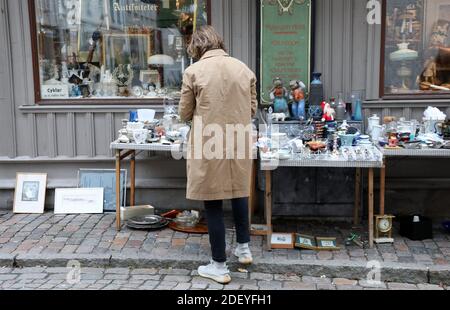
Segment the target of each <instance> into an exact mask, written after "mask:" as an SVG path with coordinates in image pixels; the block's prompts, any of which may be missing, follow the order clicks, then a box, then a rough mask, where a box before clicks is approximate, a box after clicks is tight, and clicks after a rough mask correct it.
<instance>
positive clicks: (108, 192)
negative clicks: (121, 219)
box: [78, 169, 127, 212]
mask: <svg viewBox="0 0 450 310" xmlns="http://www.w3.org/2000/svg"><path fill="white" fill-rule="evenodd" d="M78 187H80V188H103V189H104V195H103V196H104V197H103V210H104V211H107V212H113V211H116V170H114V169H80V170H79V171H78ZM126 194H127V170H125V169H122V170H121V171H120V206H121V207H126Z"/></svg>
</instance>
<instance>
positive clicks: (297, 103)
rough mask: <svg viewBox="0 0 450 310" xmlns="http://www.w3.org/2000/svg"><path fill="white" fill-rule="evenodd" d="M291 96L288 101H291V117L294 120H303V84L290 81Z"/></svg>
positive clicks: (304, 116) (304, 115)
mask: <svg viewBox="0 0 450 310" xmlns="http://www.w3.org/2000/svg"><path fill="white" fill-rule="evenodd" d="M289 86H290V87H291V94H290V96H289V99H291V100H292V116H293V117H294V118H296V119H300V120H304V119H305V118H306V114H305V112H306V111H305V91H304V89H305V88H306V86H305V84H304V83H303V82H301V81H291V83H290V84H289Z"/></svg>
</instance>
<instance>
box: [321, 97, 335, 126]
mask: <svg viewBox="0 0 450 310" xmlns="http://www.w3.org/2000/svg"><path fill="white" fill-rule="evenodd" d="M320 107H321V108H322V111H323V116H322V122H333V121H334V115H335V113H336V112H335V111H334V109H332V108H331V105H330V104H329V103H328V102H325V101H323V102H322V104H321V105H320Z"/></svg>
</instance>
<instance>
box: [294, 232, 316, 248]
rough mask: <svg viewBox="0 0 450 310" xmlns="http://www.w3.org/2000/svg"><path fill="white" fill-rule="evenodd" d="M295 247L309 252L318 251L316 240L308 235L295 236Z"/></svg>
mask: <svg viewBox="0 0 450 310" xmlns="http://www.w3.org/2000/svg"><path fill="white" fill-rule="evenodd" d="M295 247H297V248H301V249H308V250H316V249H317V243H316V238H315V237H312V236H308V235H300V234H296V235H295Z"/></svg>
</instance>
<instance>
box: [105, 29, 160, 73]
mask: <svg viewBox="0 0 450 310" xmlns="http://www.w3.org/2000/svg"><path fill="white" fill-rule="evenodd" d="M150 51H151V42H150V35H148V34H105V35H103V62H104V65H105V67H106V69H107V70H111V71H114V69H115V68H117V67H118V66H119V65H121V64H122V65H132V66H133V67H139V69H145V68H147V67H148V58H149V57H150V53H151V52H150Z"/></svg>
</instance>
